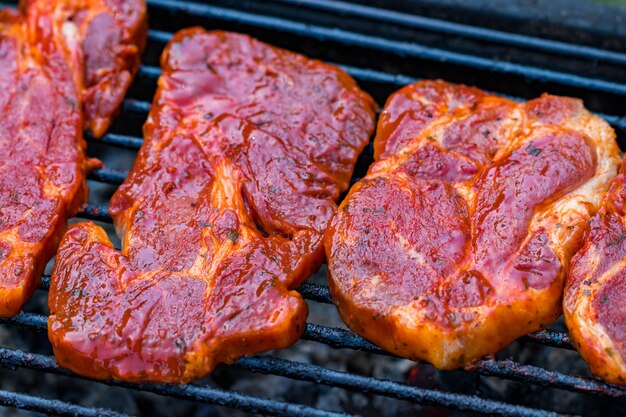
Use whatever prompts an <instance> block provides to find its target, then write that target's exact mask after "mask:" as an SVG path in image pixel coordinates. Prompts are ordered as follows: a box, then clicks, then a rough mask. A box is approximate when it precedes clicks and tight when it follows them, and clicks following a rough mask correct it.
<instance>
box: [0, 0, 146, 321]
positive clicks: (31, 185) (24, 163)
mask: <svg viewBox="0 0 626 417" xmlns="http://www.w3.org/2000/svg"><path fill="white" fill-rule="evenodd" d="M144 3H145V2H144V1H113V0H100V1H71V2H70V1H51V0H50V1H44V0H30V1H22V2H20V6H19V9H18V10H10V9H4V10H0V68H2V71H0V108H1V109H2V118H1V120H0V316H12V315H15V314H17V313H18V312H19V310H20V308H21V307H22V305H23V304H24V303H25V302H26V301H27V300H28V299H29V298H30V296H31V295H32V293H33V291H34V289H35V287H36V286H37V284H38V281H39V279H40V276H41V274H42V273H43V271H44V268H45V265H46V263H47V262H48V260H49V259H50V258H51V257H52V255H53V254H54V252H55V250H56V248H57V245H58V243H59V240H60V239H61V236H62V235H63V232H64V231H65V227H66V222H67V219H68V218H69V217H71V216H72V215H74V214H75V213H76V212H77V211H78V209H79V208H80V206H81V204H82V203H83V202H84V201H85V200H86V198H87V185H86V182H85V174H86V172H87V171H88V170H89V169H91V168H93V167H95V166H97V163H98V162H97V161H93V160H88V159H87V158H86V157H85V142H84V139H83V129H85V128H89V129H91V130H92V131H93V133H94V135H96V136H98V135H101V134H102V133H104V130H105V129H106V127H107V126H108V124H109V123H110V120H111V118H112V117H113V114H114V112H115V110H116V109H117V107H118V105H119V103H120V102H121V101H122V99H123V96H124V93H125V91H126V88H127V87H128V85H129V83H130V80H131V78H132V75H133V74H134V72H135V71H136V69H137V66H138V63H139V53H140V50H141V48H142V46H143V43H144V42H145V37H146V27H145V25H146V11H145V4H144Z"/></svg>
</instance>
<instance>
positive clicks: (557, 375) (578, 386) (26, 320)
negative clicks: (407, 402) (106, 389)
mask: <svg viewBox="0 0 626 417" xmlns="http://www.w3.org/2000/svg"><path fill="white" fill-rule="evenodd" d="M0 323H7V324H12V325H16V326H19V327H24V328H27V329H34V330H37V331H40V332H45V331H46V329H47V317H46V316H44V315H41V314H33V313H24V312H22V313H20V314H18V315H17V316H15V317H12V318H2V319H0ZM303 339H305V340H310V341H314V342H318V343H323V344H326V345H328V346H330V347H332V348H335V349H346V348H347V349H354V350H359V351H365V352H370V353H377V354H383V355H390V354H389V353H387V352H385V351H384V350H382V349H380V348H379V347H377V346H374V345H373V344H371V343H370V342H368V341H366V340H364V339H362V338H361V337H359V336H357V335H356V334H354V333H351V332H349V331H347V330H343V329H338V328H333V327H326V326H320V325H315V324H310V323H307V328H306V331H305V333H304V335H303ZM320 369H321V368H320ZM472 370H473V371H475V372H476V373H478V374H481V375H485V376H496V377H500V378H505V379H512V380H516V381H524V382H528V383H532V384H538V385H543V386H549V387H552V388H558V389H563V390H567V391H573V392H579V393H584V394H591V395H595V396H601V397H611V398H620V399H625V398H626V389H623V388H620V387H617V386H614V385H610V384H607V383H604V382H602V381H599V380H592V379H585V378H581V377H578V376H574V375H568V374H563V373H561V372H557V371H548V370H545V369H542V368H538V367H535V366H530V365H523V364H519V363H516V362H514V361H512V360H505V361H496V360H482V361H478V362H476V364H475V365H474V366H473V367H472ZM308 378H315V381H316V382H318V383H323V384H325V385H333V383H332V381H325V380H322V378H321V377H320V375H319V373H318V372H317V371H316V372H315V373H314V375H308V374H299V376H298V377H297V379H303V380H309V379H308ZM376 381H378V380H377V379H375V378H370V382H372V383H375V382H376ZM333 386H334V385H333ZM355 389H356V388H355ZM359 389H360V388H359ZM416 389H419V388H416ZM438 392H439V391H438ZM446 394H451V393H446ZM381 395H387V394H384V393H381ZM398 395H399V394H398ZM451 395H452V394H451ZM454 395H458V394H454ZM396 398H398V397H396ZM446 406H447V405H446ZM475 411H478V410H475Z"/></svg>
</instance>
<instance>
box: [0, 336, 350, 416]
mask: <svg viewBox="0 0 626 417" xmlns="http://www.w3.org/2000/svg"><path fill="white" fill-rule="evenodd" d="M0 366H2V367H4V368H8V369H15V368H25V369H33V370H38V371H45V372H49V373H54V374H58V375H63V376H70V377H75V378H81V379H88V378H84V377H81V376H80V375H77V374H75V373H73V372H70V371H68V370H67V369H64V368H61V367H60V366H59V365H58V364H57V363H56V361H55V360H54V357H52V356H46V355H41V354H36V353H26V352H22V351H20V350H16V349H9V348H0ZM97 382H100V383H103V384H106V385H111V386H116V387H124V388H130V389H133V390H137V391H148V392H152V393H155V394H158V395H163V396H169V397H174V398H179V399H183V400H191V401H199V402H203V403H207V404H217V405H221V406H224V407H231V408H238V409H240V410H244V411H247V412H250V413H260V414H264V415H271V416H292V417H350V416H351V415H350V414H345V413H337V412H332V411H327V410H320V409H315V408H311V407H306V406H302V405H296V404H290V403H285V402H281V401H274V400H269V399H265V398H258V397H253V396H251V395H246V394H241V393H238V392H234V391H225V390H222V389H219V388H213V387H206V386H200V385H195V384H186V385H185V384H181V385H170V384H133V383H127V382H120V381H112V380H109V381H97ZM96 410H97V409H96ZM96 415H97V414H96ZM117 415H118V414H116V415H115V416H117ZM106 417H108V415H107V416H106ZM112 417H113V415H112Z"/></svg>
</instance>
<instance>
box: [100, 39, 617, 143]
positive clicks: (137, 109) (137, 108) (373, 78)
mask: <svg viewBox="0 0 626 417" xmlns="http://www.w3.org/2000/svg"><path fill="white" fill-rule="evenodd" d="M150 34H151V37H154V38H155V39H160V40H162V41H163V42H167V40H169V39H170V38H171V37H172V36H173V35H172V34H171V33H168V32H161V31H156V30H153V31H150ZM334 65H337V66H338V67H340V68H342V69H343V70H344V71H346V72H347V73H348V74H350V75H351V76H352V77H354V78H355V79H356V80H358V81H359V82H362V83H378V84H386V85H389V86H390V87H392V88H399V87H402V86H405V85H407V84H411V83H414V82H415V81H419V78H416V77H409V76H408V75H401V74H396V75H393V74H388V73H385V72H381V71H376V70H372V69H367V68H358V67H354V66H350V65H343V64H336V63H335V64H334ZM138 75H139V76H140V77H143V78H145V79H150V80H156V79H157V78H159V76H161V69H160V68H159V67H155V66H150V65H143V66H142V67H141V68H140V70H139V74H138ZM495 94H498V95H500V96H502V97H506V98H509V99H511V100H514V101H524V100H525V99H524V98H522V97H515V96H510V95H506V94H501V93H495ZM124 106H125V109H127V110H129V111H131V112H133V113H136V114H140V115H146V116H147V114H148V112H149V111H150V103H148V102H146V101H141V100H132V99H127V100H125V101H124ZM596 114H597V115H598V116H600V117H601V118H603V119H604V120H606V121H607V122H608V123H609V124H610V125H611V126H613V127H614V128H615V129H617V130H618V131H620V132H626V117H624V116H616V115H612V114H604V113H596ZM107 136H108V135H105V136H104V137H103V138H102V139H100V140H101V141H106V138H107ZM116 136H120V135H116ZM129 138H132V137H129ZM139 140H140V141H141V139H139ZM105 143H108V142H105ZM111 144H112V145H114V146H121V147H125V148H128V149H139V147H141V142H136V141H135V142H133V143H132V144H131V142H130V141H128V142H123V141H122V142H117V141H115V142H112V143H111Z"/></svg>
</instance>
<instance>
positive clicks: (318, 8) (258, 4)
mask: <svg viewBox="0 0 626 417" xmlns="http://www.w3.org/2000/svg"><path fill="white" fill-rule="evenodd" d="M148 4H149V6H150V14H151V17H152V18H151V27H153V28H154V29H152V30H151V31H150V32H149V46H148V51H147V53H146V57H145V59H144V65H142V67H141V69H140V71H139V74H138V79H137V81H136V82H135V84H140V85H142V86H143V89H142V88H133V89H131V92H130V93H129V97H133V98H127V99H126V100H125V101H124V105H123V108H122V111H121V115H120V116H119V117H118V122H116V126H117V127H118V128H117V129H116V127H114V128H113V129H112V130H114V131H115V130H120V131H122V133H108V134H107V135H105V136H104V137H103V138H102V139H101V140H99V141H94V140H93V138H91V137H89V136H88V137H87V139H88V141H89V143H90V145H92V146H91V147H94V146H96V145H94V144H95V143H99V144H100V145H97V146H102V145H105V146H111V147H116V148H122V149H127V150H131V151H136V150H137V149H139V148H140V146H141V144H142V138H141V137H140V135H139V131H138V129H134V130H133V129H124V128H119V126H122V125H133V124H134V125H138V123H140V122H141V121H142V120H144V119H145V117H146V115H147V113H148V111H149V109H150V102H149V101H147V100H150V98H151V95H152V93H153V91H154V86H155V83H156V79H157V78H158V76H159V75H160V69H159V68H158V67H157V66H156V64H157V63H158V56H159V55H160V52H161V50H162V48H163V46H164V44H165V42H167V41H168V40H169V38H170V37H171V36H172V31H173V30H175V29H180V28H182V27H185V26H190V25H193V24H201V25H203V26H205V27H206V28H220V29H227V30H239V31H242V32H248V33H251V34H252V35H253V36H257V37H259V38H260V39H261V40H264V41H268V42H270V43H274V44H277V43H278V44H279V45H278V46H285V47H289V48H290V49H293V50H295V51H297V52H302V53H304V54H307V55H309V56H312V57H316V58H320V59H324V60H326V61H332V62H336V63H337V64H338V65H340V66H341V67H343V68H344V69H345V70H346V71H347V72H349V73H350V74H351V75H352V76H353V77H354V78H355V79H357V81H358V82H359V85H360V86H361V87H362V88H363V89H365V90H366V91H369V92H371V93H373V94H374V95H375V96H376V98H377V100H378V101H379V102H384V99H385V98H386V96H387V95H388V94H390V93H391V92H392V91H394V90H395V89H397V88H399V87H400V86H402V85H405V84H408V83H411V82H413V81H415V80H417V79H418V78H420V77H428V76H431V75H429V71H431V69H429V68H431V66H433V68H435V69H434V70H433V71H437V69H438V68H439V69H441V68H442V65H444V66H448V65H449V66H452V67H454V69H453V72H452V73H451V74H452V76H451V77H448V76H447V75H446V78H449V79H451V80H452V81H460V82H467V83H476V84H477V85H478V86H479V87H483V86H484V87H487V89H492V90H496V91H499V92H501V93H503V95H507V96H509V97H512V98H513V99H518V100H521V99H522V98H521V97H516V95H519V94H520V88H514V87H511V88H508V87H507V88H493V87H494V86H495V87H497V86H498V85H500V86H501V85H508V84H509V83H518V82H519V83H522V84H523V85H525V86H528V89H529V90H537V89H539V90H543V89H545V90H550V91H554V92H557V93H566V94H570V95H573V96H579V97H583V98H585V99H586V100H589V101H590V102H591V104H592V105H591V106H590V107H591V108H592V109H594V110H597V111H599V112H600V113H599V114H600V116H602V117H603V118H605V119H606V120H607V121H609V123H610V124H611V125H612V126H613V127H614V128H615V129H616V131H617V132H618V135H622V136H623V133H624V132H626V117H625V116H623V115H622V114H605V113H606V111H607V109H608V108H616V107H615V106H612V107H611V103H616V102H619V100H622V101H623V100H624V99H625V98H626V78H625V79H624V80H623V82H619V81H607V80H604V79H601V78H598V77H592V76H588V75H580V74H575V73H569V72H564V71H561V70H557V69H550V68H547V67H546V68H543V67H537V66H531V65H526V64H524V63H520V62H508V61H504V60H500V59H497V58H489V57H485V56H479V55H477V54H472V53H464V52H459V51H455V50H449V49H447V48H439V47H433V46H431V45H423V44H420V42H419V39H420V38H419V37H417V36H413V32H411V31H418V32H419V31H425V32H429V33H433V34H435V35H436V36H441V37H444V38H445V37H458V38H461V39H467V40H470V41H472V42H482V43H486V44H490V45H491V44H497V45H500V46H505V47H511V48H520V49H523V50H526V51H531V52H533V53H537V54H550V55H559V56H563V57H567V58H568V59H577V60H582V61H583V62H589V61H592V62H593V63H594V65H596V64H598V65H606V66H609V67H613V69H615V67H617V68H618V69H620V68H621V69H622V70H623V69H624V68H625V66H626V54H625V53H622V52H618V51H609V50H604V49H599V48H595V47H591V46H583V45H577V44H570V43H567V42H561V41H556V40H547V39H540V38H535V37H531V36H525V35H517V34H510V33H504V32H499V31H496V30H491V29H484V28H478V27H473V26H468V25H464V24H459V23H452V22H447V21H443V20H437V19H433V18H428V17H422V16H416V15H412V14H408V13H404V12H398V11H391V10H382V9H379V8H375V7H369V6H364V5H362V4H360V3H358V2H356V1H353V2H350V1H333V0H320V1H314V0H268V1H258V0H241V1H235V0H218V1H213V2H212V4H211V5H208V4H202V3H199V2H185V1H178V0H148ZM304 12H307V13H305V14H303V13H304ZM309 12H310V13H309ZM309 15H310V17H309ZM163 16H171V21H169V20H170V19H167V20H168V22H167V23H166V22H165V20H164V19H163ZM337 17H340V18H341V19H343V20H345V21H346V22H348V23H346V24H342V25H341V27H336V26H334V25H333V24H332V22H333V20H332V19H333V18H337ZM325 19H329V20H328V21H329V22H331V23H330V24H325V23H324V22H325ZM364 20H367V21H370V22H373V23H374V24H381V29H380V30H379V31H378V32H375V33H371V32H369V33H362V32H361V31H359V30H358V27H359V24H360V23H362V22H363V21H364ZM351 21H354V22H355V23H354V24H351V23H349V22H351ZM182 22H184V23H185V24H184V25H183V24H182ZM385 24H386V25H390V26H391V27H395V28H396V29H397V30H395V31H394V30H391V29H389V30H387V29H385V26H384V25H385ZM363 30H365V29H363ZM407 30H408V31H409V32H406V31H407ZM403 31H404V32H403ZM418 32H416V33H418ZM398 33H402V34H403V36H404V38H403V39H398V36H399V35H398ZM276 35H281V36H280V37H279V39H277V38H276ZM294 45H295V46H294ZM335 48H336V49H337V50H338V51H340V52H341V51H345V50H346V49H345V48H349V49H355V50H356V52H354V53H353V54H352V55H350V56H347V57H346V59H345V60H343V59H337V58H343V55H342V54H341V53H334V54H333V53H326V52H321V51H323V50H326V49H331V50H334V49H335ZM309 49H310V50H309ZM359 53H365V58H364V59H362V58H359V57H358V56H357V55H358V54H359ZM379 56H380V57H382V58H380V59H379ZM386 58H388V59H389V60H390V64H389V65H387V66H385V65H382V67H385V68H382V67H381V66H379V68H370V66H369V64H367V65H365V66H364V65H363V64H362V63H361V61H363V60H365V61H368V62H380V61H381V60H383V59H386ZM399 59H400V60H405V61H411V62H415V63H416V64H419V65H417V66H418V67H419V66H424V68H427V69H426V70H425V71H424V74H422V73H421V71H413V70H412V71H411V74H410V75H409V74H406V73H405V71H404V70H406V67H401V66H400V65H399V64H398V65H396V66H394V65H393V64H394V63H398V62H400V61H398V60H399ZM337 61H341V62H337ZM344 61H346V62H344ZM390 67H393V71H390V70H389V68H390ZM607 68H608V67H607ZM396 69H399V70H398V71H397V73H396V71H395V70H396ZM465 71H467V72H468V74H465ZM472 71H474V72H476V71H478V72H480V73H483V75H482V77H483V78H482V80H484V82H482V83H481V82H480V80H481V78H478V80H479V81H476V79H477V78H476V75H474V73H472ZM444 72H445V69H444ZM484 77H490V78H493V79H495V82H492V81H493V80H487V78H484ZM481 84H482V85H481ZM522 90H523V89H522ZM142 91H143V92H142ZM524 94H530V95H534V93H533V91H529V92H525V91H524ZM605 102H608V104H606V105H604V104H601V103H605ZM370 162H371V148H370V149H366V151H365V152H364V155H362V157H361V158H360V161H359V164H358V165H357V169H356V171H355V176H354V178H353V181H354V180H356V179H358V178H359V177H360V176H362V175H363V174H364V173H365V171H366V169H367V166H368V165H369V163H370ZM126 175H127V172H125V171H120V170H115V169H111V168H106V167H105V168H102V169H99V170H96V171H94V172H92V173H91V174H90V176H89V179H90V180H91V181H95V182H99V183H105V184H111V185H118V184H120V183H121V182H122V181H123V180H124V178H125V177H126ZM79 217H81V218H83V219H92V220H97V221H100V222H105V223H110V222H111V218H110V216H109V214H108V206H107V205H105V204H99V203H90V204H89V205H88V206H87V208H86V209H85V210H84V211H83V212H82V213H81V214H79ZM49 285H50V276H48V275H44V276H43V278H42V284H41V287H40V289H41V290H43V291H47V289H48V288H49ZM298 291H299V292H300V293H301V294H302V295H303V296H304V297H305V298H306V299H308V300H312V301H315V302H318V303H324V304H332V300H331V297H330V294H329V290H328V287H326V286H323V285H319V284H313V283H305V284H303V285H302V286H301V287H300V288H298ZM327 308H333V307H332V306H328V307H327ZM0 323H4V324H8V325H14V326H19V327H23V328H25V329H28V330H29V331H35V332H45V331H46V326H47V317H46V316H45V315H42V314H34V313H29V312H21V313H20V314H19V315H17V316H16V317H13V318H9V319H0ZM303 339H305V340H309V341H313V342H317V343H323V344H326V345H328V346H330V347H332V348H335V349H352V350H357V351H364V352H370V353H375V354H380V355H390V354H389V353H387V352H384V351H383V350H381V349H380V348H378V347H376V346H374V345H372V344H371V343H369V342H367V341H366V340H364V339H362V338H361V337H359V336H357V335H356V334H354V333H351V332H349V331H347V330H344V329H340V328H333V327H327V326H322V325H317V324H312V323H308V324H307V328H306V331H305V334H304V336H303ZM522 341H524V342H530V343H537V344H542V345H545V346H549V347H553V348H558V349H570V350H571V349H573V347H572V345H571V343H570V340H569V337H568V335H567V333H565V332H561V331H554V330H544V331H540V332H536V333H532V334H530V335H528V336H525V337H524V338H522ZM350 353H351V352H350V351H346V352H345V354H347V355H348V354H350ZM0 366H2V367H4V368H7V369H16V368H25V369H31V370H36V371H42V372H46V373H52V374H57V375H63V376H70V377H75V378H82V379H85V378H83V377H81V376H78V375H76V374H73V373H72V372H70V371H68V370H65V369H63V368H61V367H59V365H58V364H57V363H56V362H55V360H54V358H53V357H51V356H47V355H42V354H35V353H28V352H24V351H21V350H15V349H10V348H6V347H0ZM233 366H237V367H239V368H242V369H245V370H247V371H251V372H255V373H260V374H272V375H278V376H282V377H286V378H290V379H294V380H301V381H308V382H312V383H316V384H324V385H328V386H332V387H339V388H344V389H347V390H351V391H358V392H364V393H371V394H375V395H381V396H387V397H391V398H395V399H398V400H405V401H409V402H413V403H417V404H424V405H437V406H442V407H448V408H451V409H456V410H462V411H469V412H477V413H484V414H489V415H505V416H522V415H525V416H526V415H530V416H553V415H561V414H559V413H557V412H555V411H552V410H541V409H535V408H530V407H526V406H522V405H517V404H509V403H505V402H501V401H496V400H491V399H487V398H482V397H481V396H479V395H468V394H461V393H455V392H446V391H440V390H435V389H424V388H419V387H416V386H412V385H408V384H405V383H400V382H394V381H389V380H382V379H377V378H374V377H369V376H363V375H357V374H353V373H348V372H340V371H335V370H331V369H327V368H324V367H322V366H318V365H312V364H307V363H301V362H294V361H289V360H285V359H280V358H277V357H274V356H270V355H264V356H254V357H247V358H242V359H240V360H238V361H237V362H236V363H235V364H234V365H233ZM469 372H474V373H476V374H477V375H483V376H489V377H497V378H502V379H508V380H514V381H519V382H521V383H526V384H537V385H541V386H545V387H549V388H556V389H561V390H567V391H572V392H576V393H580V394H585V395H591V396H599V397H606V398H613V399H626V389H622V388H620V387H616V386H613V385H610V384H606V383H604V382H602V381H600V380H597V379H588V378H582V377H578V376H574V375H569V374H565V373H561V372H557V371H550V370H547V369H544V368H540V367H537V366H532V365H526V364H521V363H518V362H515V361H513V360H510V359H506V360H496V359H484V360H481V361H479V362H478V363H476V364H475V365H474V366H473V367H472V369H471V370H469ZM102 383H103V384H107V385H113V386H119V387H124V388H127V389H131V390H140V391H147V392H152V393H156V394H159V395H163V396H169V397H174V398H179V399H185V400H192V401H198V402H204V403H209V404H215V405H220V406H226V407H233V408H237V409H240V410H244V411H247V412H250V413H258V414H264V415H280V416H347V415H348V414H344V413H337V412H331V411H327V410H322V409H316V408H313V407H309V406H304V405H300V404H293V403H287V402H282V401H277V400H272V399H266V398H259V397H255V396H252V395H247V394H242V393H238V392H234V391H228V390H223V389H219V388H213V387H208V386H203V385H196V384H187V385H164V384H132V383H124V382H117V381H102ZM0 405H3V406H9V407H15V408H19V409H25V410H32V411H38V412H42V413H47V414H54V415H63V416H107V417H108V416H111V417H121V416H126V414H122V413H118V412H116V411H111V410H105V409H99V408H92V407H85V406H81V405H75V404H70V403H67V402H62V401H58V400H51V399H44V398H41V397H37V396H32V395H27V394H21V393H14V392H9V391H2V390H0Z"/></svg>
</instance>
